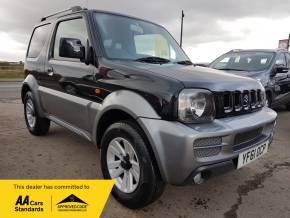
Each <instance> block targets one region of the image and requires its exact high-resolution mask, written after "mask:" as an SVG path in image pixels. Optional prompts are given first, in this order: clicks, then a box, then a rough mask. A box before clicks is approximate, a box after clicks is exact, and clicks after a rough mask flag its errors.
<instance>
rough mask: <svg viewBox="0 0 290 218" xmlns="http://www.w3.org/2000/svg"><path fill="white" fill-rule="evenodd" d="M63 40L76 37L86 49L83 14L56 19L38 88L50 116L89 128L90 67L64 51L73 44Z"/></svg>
mask: <svg viewBox="0 0 290 218" xmlns="http://www.w3.org/2000/svg"><path fill="white" fill-rule="evenodd" d="M65 40H68V41H69V42H74V41H76V42H78V44H81V45H82V46H83V47H84V49H88V48H87V47H88V43H89V37H88V28H87V24H86V21H85V18H84V17H83V16H78V17H73V18H69V19H68V18H66V19H63V20H59V21H58V22H57V24H56V26H55V31H54V35H53V37H52V40H51V46H50V51H49V55H48V61H47V63H46V65H45V71H46V75H47V76H46V79H44V81H43V86H42V87H41V88H40V92H41V97H42V99H43V104H44V107H45V109H46V112H47V113H48V114H50V116H52V117H54V118H56V119H59V120H60V121H64V122H66V123H68V124H70V125H72V126H73V127H77V128H80V129H82V130H87V131H89V130H90V128H89V124H88V107H89V104H90V103H91V101H89V100H88V99H87V98H86V96H87V95H88V93H87V90H86V88H85V87H86V83H87V78H93V67H92V66H91V65H86V64H85V63H83V62H82V61H81V60H80V58H75V57H71V56H70V55H66V53H69V52H70V49H74V48H73V47H74V46H75V45H68V44H66V46H64V45H63V42H64V41H65ZM67 46H69V48H68V47H67ZM70 47H72V48H70ZM84 53H85V51H84Z"/></svg>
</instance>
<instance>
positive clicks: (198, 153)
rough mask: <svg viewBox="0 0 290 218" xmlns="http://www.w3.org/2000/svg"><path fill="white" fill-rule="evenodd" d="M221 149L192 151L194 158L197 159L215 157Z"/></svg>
mask: <svg viewBox="0 0 290 218" xmlns="http://www.w3.org/2000/svg"><path fill="white" fill-rule="evenodd" d="M221 149H222V148H221V147H212V148H198V149H195V150H194V156H195V157H198V158H203V157H211V156H215V155H218V154H219V153H220V152H221Z"/></svg>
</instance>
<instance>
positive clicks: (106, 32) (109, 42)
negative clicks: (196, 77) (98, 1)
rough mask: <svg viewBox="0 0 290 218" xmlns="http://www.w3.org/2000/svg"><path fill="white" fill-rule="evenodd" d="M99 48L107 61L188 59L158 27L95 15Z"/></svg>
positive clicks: (123, 18) (131, 20) (174, 60)
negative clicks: (99, 36)
mask: <svg viewBox="0 0 290 218" xmlns="http://www.w3.org/2000/svg"><path fill="white" fill-rule="evenodd" d="M94 20H95V22H96V23H97V27H98V30H99V33H100V35H101V40H102V41H101V44H102V46H103V48H104V50H105V53H106V55H107V57H108V58H110V59H123V60H137V59H142V58H148V57H149V58H155V59H156V58H159V59H160V60H162V59H166V60H168V61H172V62H179V61H186V60H188V57H187V56H186V55H185V53H184V52H183V50H182V49H181V48H180V47H179V45H178V44H177V43H176V41H175V40H174V39H173V37H172V36H171V35H170V34H169V33H168V32H167V31H166V30H165V29H164V28H163V27H161V26H159V25H156V24H153V23H150V22H146V21H143V20H139V19H135V18H130V17H125V16H119V15H113V14H109V13H101V12H95V14H94Z"/></svg>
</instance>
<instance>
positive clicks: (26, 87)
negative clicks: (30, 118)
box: [21, 74, 45, 117]
mask: <svg viewBox="0 0 290 218" xmlns="http://www.w3.org/2000/svg"><path fill="white" fill-rule="evenodd" d="M38 87H39V85H38V83H37V80H36V79H35V77H34V76H33V75H31V74H29V75H28V76H27V77H26V78H25V80H24V81H23V84H22V87H21V100H22V103H24V98H25V94H26V93H27V92H28V91H31V92H32V95H33V97H34V100H35V104H36V107H37V111H38V113H39V116H41V117H45V116H44V111H43V108H42V106H41V101H40V96H39V93H38Z"/></svg>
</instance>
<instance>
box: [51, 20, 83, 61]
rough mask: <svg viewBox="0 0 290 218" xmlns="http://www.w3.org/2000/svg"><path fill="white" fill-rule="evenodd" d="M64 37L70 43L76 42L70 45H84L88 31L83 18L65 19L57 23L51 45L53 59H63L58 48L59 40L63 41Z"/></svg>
mask: <svg viewBox="0 0 290 218" xmlns="http://www.w3.org/2000/svg"><path fill="white" fill-rule="evenodd" d="M64 39H67V40H68V41H69V42H71V43H73V42H76V44H73V45H72V46H76V45H77V44H79V43H81V45H83V46H86V44H87V40H88V32H87V28H86V24H85V21H84V19H82V18H78V19H73V20H67V21H62V22H60V23H59V24H58V27H57V31H56V35H55V40H54V47H53V57H54V58H55V59H63V58H62V55H60V54H61V52H60V49H61V42H62V41H64ZM62 49H63V48H62Z"/></svg>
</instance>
